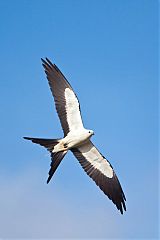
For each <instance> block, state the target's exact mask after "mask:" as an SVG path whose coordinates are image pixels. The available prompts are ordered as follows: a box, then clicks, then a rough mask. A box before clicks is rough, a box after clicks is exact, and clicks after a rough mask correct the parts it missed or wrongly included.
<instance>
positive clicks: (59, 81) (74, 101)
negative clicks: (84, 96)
mask: <svg viewBox="0 0 160 240" xmlns="http://www.w3.org/2000/svg"><path fill="white" fill-rule="evenodd" d="M42 65H43V67H44V69H45V73H46V75H47V79H48V82H49V86H50V89H51V92H52V94H53V96H54V100H55V105H56V110H57V113H58V116H59V119H60V122H61V125H62V128H63V132H64V135H65V136H66V135H67V133H68V132H70V131H74V130H77V129H81V128H83V123H82V118H81V113H80V105H79V101H78V98H77V97H76V94H75V93H74V91H73V89H72V87H71V85H70V84H69V82H68V81H67V79H66V78H65V76H64V75H63V74H62V72H61V71H60V70H59V69H58V67H57V66H56V65H55V64H53V63H51V61H50V60H49V59H47V58H46V60H44V59H42Z"/></svg>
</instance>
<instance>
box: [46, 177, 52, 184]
mask: <svg viewBox="0 0 160 240" xmlns="http://www.w3.org/2000/svg"><path fill="white" fill-rule="evenodd" d="M50 180H51V177H50V176H49V177H48V179H47V184H48V183H49V182H50Z"/></svg>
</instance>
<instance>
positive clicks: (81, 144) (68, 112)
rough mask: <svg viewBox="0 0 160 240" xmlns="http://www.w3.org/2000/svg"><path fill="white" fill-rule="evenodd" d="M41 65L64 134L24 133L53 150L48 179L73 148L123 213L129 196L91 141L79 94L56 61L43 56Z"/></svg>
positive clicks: (84, 165) (78, 157)
mask: <svg viewBox="0 0 160 240" xmlns="http://www.w3.org/2000/svg"><path fill="white" fill-rule="evenodd" d="M42 65H43V67H44V69H45V73H46V75H47V79H48V82H49V86H50V89H51V92H52V94H53V96H54V101H55V105H56V110H57V113H58V116H59V119H60V122H61V125H62V128H63V132H64V138H62V139H43V138H31V137H25V139H27V140H31V141H32V142H33V143H37V144H40V145H41V146H44V147H45V148H47V149H48V151H50V154H51V159H52V161H51V168H50V171H49V177H48V180H47V183H49V181H50V180H51V178H52V176H53V174H54V173H55V171H56V169H57V168H58V166H59V164H60V163H61V161H62V159H63V158H64V156H65V155H66V154H67V152H68V151H69V150H70V151H71V152H72V153H73V154H74V156H75V157H76V158H77V159H78V161H79V163H80V164H81V166H82V168H83V169H84V170H85V172H86V173H87V174H88V175H89V176H90V177H91V178H92V179H93V180H94V181H95V183H96V184H97V186H99V188H100V189H101V190H102V191H103V192H104V194H105V195H107V196H108V198H109V199H111V200H112V202H113V203H114V204H115V205H116V207H117V208H118V210H120V212H121V213H122V214H123V210H126V205H125V200H126V198H125V195H124V193H123V190H122V187H121V185H120V182H119V180H118V178H117V176H116V174H115V172H114V170H113V168H112V166H111V164H110V163H109V161H108V160H106V159H105V157H104V156H103V155H102V154H101V153H100V152H99V151H98V149H97V148H96V147H95V146H94V144H93V143H92V142H91V140H90V138H91V136H92V135H93V134H94V132H93V131H92V130H87V129H85V128H84V125H83V122H82V118H81V112H80V104H79V101H78V98H77V96H76V94H75V93H74V91H73V89H72V87H71V85H70V84H69V82H68V81H67V79H66V78H65V76H64V75H63V74H62V72H61V71H60V70H59V69H58V67H57V66H56V65H55V64H52V62H51V61H50V60H48V59H47V58H46V61H45V60H43V59H42Z"/></svg>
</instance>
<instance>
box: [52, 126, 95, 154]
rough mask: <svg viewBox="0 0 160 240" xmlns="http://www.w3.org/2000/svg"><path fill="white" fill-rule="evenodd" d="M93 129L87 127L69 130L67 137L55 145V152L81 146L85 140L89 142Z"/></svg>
mask: <svg viewBox="0 0 160 240" xmlns="http://www.w3.org/2000/svg"><path fill="white" fill-rule="evenodd" d="M93 134H94V133H93V131H92V130H87V129H85V128H83V129H81V130H80V131H79V130H77V131H74V132H72V131H71V132H69V133H68V134H67V136H66V137H64V138H62V139H60V140H59V143H58V144H57V145H55V147H54V149H53V151H52V152H53V153H56V152H61V151H66V150H70V149H72V148H74V147H79V146H81V145H83V144H85V142H87V141H88V140H89V139H90V137H91V136H92V135H93Z"/></svg>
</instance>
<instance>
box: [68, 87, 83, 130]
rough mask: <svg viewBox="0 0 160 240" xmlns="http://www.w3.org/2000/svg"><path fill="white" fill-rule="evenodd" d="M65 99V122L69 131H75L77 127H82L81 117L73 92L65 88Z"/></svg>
mask: <svg viewBox="0 0 160 240" xmlns="http://www.w3.org/2000/svg"><path fill="white" fill-rule="evenodd" d="M65 100H66V105H65V108H66V113H67V122H68V125H69V129H70V131H76V130H77V129H83V128H84V127H83V123H82V118H81V114H80V109H79V102H78V99H77V97H76V95H75V94H74V92H73V91H72V90H71V89H69V88H66V89H65Z"/></svg>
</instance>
